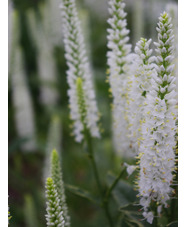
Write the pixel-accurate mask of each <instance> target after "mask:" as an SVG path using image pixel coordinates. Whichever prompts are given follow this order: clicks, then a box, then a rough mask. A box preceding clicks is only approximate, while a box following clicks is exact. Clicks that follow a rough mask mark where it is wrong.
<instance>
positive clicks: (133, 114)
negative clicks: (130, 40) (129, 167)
mask: <svg viewBox="0 0 186 227" xmlns="http://www.w3.org/2000/svg"><path fill="white" fill-rule="evenodd" d="M151 41H152V40H151V39H149V40H148V41H147V39H144V38H141V39H140V41H139V42H137V43H136V47H135V53H136V55H137V56H136V70H135V73H134V75H133V77H132V82H133V86H132V88H131V91H130V92H129V99H130V105H129V112H130V115H129V123H130V124H129V133H130V134H129V137H130V139H131V141H132V145H133V147H134V148H135V149H136V152H137V151H138V147H139V145H140V141H141V140H142V139H143V138H142V134H141V124H142V122H143V121H144V108H145V105H146V96H147V94H148V93H149V90H150V88H151V75H152V73H153V67H154V66H153V63H152V60H153V59H154V58H153V57H151V54H152V49H149V46H150V44H151Z"/></svg>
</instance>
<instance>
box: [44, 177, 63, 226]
mask: <svg viewBox="0 0 186 227" xmlns="http://www.w3.org/2000/svg"><path fill="white" fill-rule="evenodd" d="M46 199H47V202H46V204H47V209H46V211H47V215H46V220H47V227H48V226H54V227H64V226H65V220H64V218H63V211H62V209H61V206H60V199H59V196H58V193H57V190H56V186H55V184H54V182H53V180H52V178H50V177H49V178H47V180H46Z"/></svg>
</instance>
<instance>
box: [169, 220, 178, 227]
mask: <svg viewBox="0 0 186 227" xmlns="http://www.w3.org/2000/svg"><path fill="white" fill-rule="evenodd" d="M167 227H178V222H177V221H173V222H171V223H169V224H168V225H167Z"/></svg>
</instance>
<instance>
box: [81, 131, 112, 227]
mask: <svg viewBox="0 0 186 227" xmlns="http://www.w3.org/2000/svg"><path fill="white" fill-rule="evenodd" d="M85 135H86V141H87V147H88V154H89V156H88V157H89V159H90V161H91V164H92V168H93V173H94V177H95V179H96V183H97V187H98V189H99V193H100V196H101V198H102V207H103V209H104V211H105V215H106V217H107V219H108V222H109V226H110V227H113V226H114V225H113V221H112V217H111V214H110V211H109V207H108V201H107V202H105V201H104V198H105V197H104V192H103V189H102V185H101V181H100V177H99V173H98V170H97V165H96V162H95V158H94V152H93V147H92V140H91V136H90V134H89V132H88V130H86V131H85Z"/></svg>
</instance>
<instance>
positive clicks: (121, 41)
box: [107, 0, 133, 156]
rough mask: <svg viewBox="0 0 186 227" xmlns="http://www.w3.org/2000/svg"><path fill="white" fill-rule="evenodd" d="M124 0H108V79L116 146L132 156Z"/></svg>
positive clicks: (128, 66) (129, 49)
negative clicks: (111, 96) (129, 132)
mask: <svg viewBox="0 0 186 227" xmlns="http://www.w3.org/2000/svg"><path fill="white" fill-rule="evenodd" d="M124 8H125V3H123V1H116V0H110V1H109V13H110V16H111V17H110V18H109V19H108V23H109V25H110V28H109V29H107V31H108V36H107V39H108V45H107V46H108V48H109V49H110V50H109V51H108V53H107V57H108V62H107V63H108V66H109V74H110V75H109V82H110V87H111V92H112V95H113V133H114V143H115V146H116V150H117V151H118V152H121V154H123V155H125V156H131V155H133V154H131V149H130V145H131V144H130V140H129V138H128V137H127V134H128V133H127V126H128V110H127V106H126V103H127V101H128V93H129V91H130V82H129V83H128V80H130V74H129V72H130V64H131V56H130V52H131V45H130V44H128V41H129V37H128V34H129V30H128V29H127V28H126V26H127V21H126V15H127V14H126V12H125V11H124Z"/></svg>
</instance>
